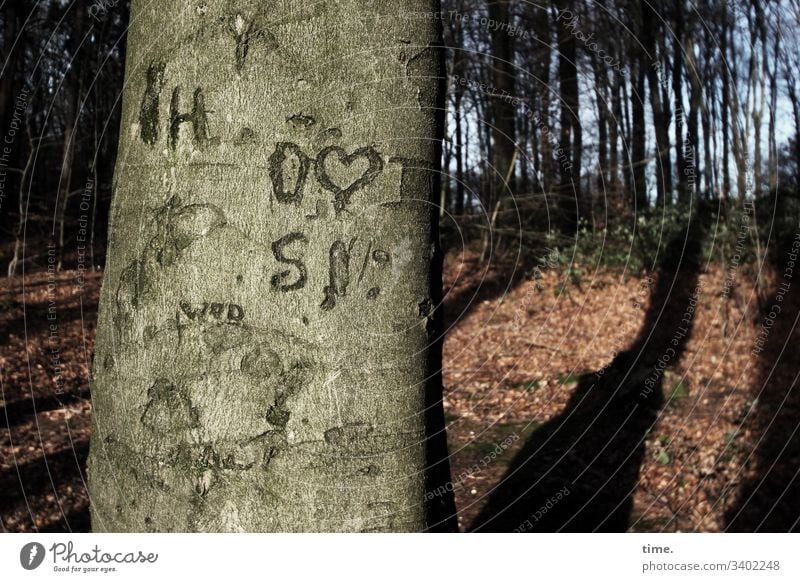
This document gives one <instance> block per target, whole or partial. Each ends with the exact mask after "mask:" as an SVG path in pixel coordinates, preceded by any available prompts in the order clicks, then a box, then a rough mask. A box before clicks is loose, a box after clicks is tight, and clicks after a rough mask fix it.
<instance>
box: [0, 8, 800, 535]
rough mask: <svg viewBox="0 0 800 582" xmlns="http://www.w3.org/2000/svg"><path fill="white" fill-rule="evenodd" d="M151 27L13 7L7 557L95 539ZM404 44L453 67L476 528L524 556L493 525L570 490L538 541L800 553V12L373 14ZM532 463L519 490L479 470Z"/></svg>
mask: <svg viewBox="0 0 800 582" xmlns="http://www.w3.org/2000/svg"><path fill="white" fill-rule="evenodd" d="M127 15H128V6H127V3H126V2H113V3H112V2H102V1H99V0H98V1H96V2H93V3H92V2H76V1H71V2H70V1H59V0H48V1H43V2H9V1H6V2H3V3H2V4H0V38H1V39H2V41H1V42H0V51H1V52H0V62H2V72H1V73H0V128H1V130H2V138H0V139H2V140H3V142H2V143H0V148H3V149H2V150H0V173H1V175H0V218H2V220H1V221H0V237H1V238H0V262H2V265H3V267H4V274H6V275H7V279H6V280H5V282H4V283H3V287H2V295H0V304H2V306H3V316H2V317H3V320H2V324H1V325H2V328H3V332H4V336H5V337H8V340H6V341H4V346H3V353H2V375H3V401H4V407H3V409H4V410H3V412H4V414H5V422H2V423H0V424H5V425H7V428H5V427H4V432H5V436H4V437H3V438H4V439H5V440H4V441H3V443H2V450H3V454H2V459H1V461H2V462H1V463H0V465H1V467H0V471H2V476H0V480H2V483H3V487H2V488H1V490H2V492H1V493H0V495H2V497H0V514H2V516H3V524H4V528H5V529H9V530H18V529H31V528H32V527H41V528H45V529H46V528H55V529H59V528H61V529H65V528H67V527H72V528H73V529H81V528H85V527H87V523H86V522H85V521H81V519H84V520H85V508H86V503H87V500H86V494H85V490H84V489H83V485H82V478H81V475H80V471H79V469H80V467H81V466H82V463H83V457H85V449H84V448H82V447H84V444H85V442H86V438H85V437H86V433H87V431H88V430H89V418H90V416H89V414H90V405H89V402H88V396H89V393H88V369H89V364H90V362H91V342H92V334H93V318H94V312H95V311H96V301H97V285H99V280H100V279H99V277H100V271H101V269H102V266H103V264H104V257H105V246H106V239H107V228H108V213H109V207H110V201H111V193H112V190H113V169H114V163H115V157H116V148H117V142H118V140H119V111H120V106H121V94H122V93H121V90H122V85H123V73H124V57H125V31H126V28H127V24H128V22H127ZM393 17H402V18H409V19H416V20H420V21H423V20H431V19H436V20H439V21H441V25H442V28H443V35H444V42H445V47H446V51H445V62H444V63H443V65H444V71H443V72H444V77H445V82H446V88H447V89H446V100H445V102H446V112H445V115H446V128H447V132H446V137H445V141H444V144H443V145H444V147H443V160H442V165H443V168H444V170H445V171H444V174H443V176H444V179H443V180H442V190H441V194H440V216H441V226H442V245H443V247H444V248H445V250H446V251H447V253H448V255H447V261H446V272H445V291H446V292H447V293H446V297H445V300H446V309H447V317H448V320H449V323H450V326H451V328H450V335H449V337H448V340H447V343H446V345H445V383H446V387H447V395H446V408H447V410H448V415H449V419H450V427H449V439H450V446H451V452H452V453H453V455H454V458H455V459H457V460H456V461H454V477H453V488H454V489H455V490H456V497H457V501H458V504H459V507H460V508H463V511H462V513H463V516H462V520H461V521H462V527H463V528H470V527H472V528H475V529H480V526H481V523H483V522H486V523H494V524H502V525H497V526H496V527H497V528H498V529H500V530H504V531H505V530H512V529H515V528H517V529H519V526H520V524H519V523H518V522H519V521H520V520H517V521H516V522H514V519H515V518H511V519H510V521H509V522H508V523H506V522H504V521H503V519H502V518H496V517H493V516H497V515H502V514H503V510H504V509H507V508H506V506H505V505H503V506H502V507H501V506H500V505H502V503H503V502H502V499H507V498H509V496H510V495H511V494H513V493H515V492H516V493H518V492H519V491H525V492H526V495H524V496H522V499H523V501H521V503H523V504H525V505H526V507H525V508H522V509H520V511H514V512H509V511H507V510H506V511H505V515H508V514H509V513H514V514H515V515H516V514H520V513H525V512H527V514H535V513H536V511H538V510H539V508H541V507H544V506H545V504H546V503H547V501H548V500H550V498H551V497H552V496H553V495H555V494H556V492H557V491H561V485H559V484H563V483H566V482H573V483H578V484H577V485H575V486H574V488H573V489H571V490H570V492H569V493H567V495H566V496H564V500H563V502H561V499H559V504H558V507H559V508H560V509H559V511H553V512H550V513H549V516H548V517H547V519H544V517H543V518H542V519H541V520H539V521H535V523H531V524H530V526H531V527H530V530H535V529H542V530H545V531H547V530H556V529H559V528H566V529H569V528H570V527H576V528H578V529H585V530H592V529H604V528H606V529H612V530H614V531H618V530H624V529H643V530H655V531H658V530H661V529H666V530H669V529H700V530H709V531H714V530H720V529H729V528H733V529H737V528H738V529H754V528H756V526H759V525H760V526H761V527H762V529H773V530H786V529H797V527H798V522H797V519H798V517H800V513H798V511H799V509H798V506H797V501H796V499H797V495H796V487H797V479H796V477H797V472H798V469H800V465H798V463H797V461H795V460H792V457H793V456H794V457H797V452H798V451H800V444H799V443H798V435H797V430H796V429H797V422H796V421H795V420H793V418H799V417H798V415H797V414H796V413H797V412H798V411H797V408H798V407H800V405H799V403H798V398H797V395H796V393H795V392H793V391H792V389H793V388H794V383H795V380H796V373H795V370H794V368H792V366H791V365H790V363H789V362H788V361H787V359H789V358H791V345H792V344H791V343H789V342H793V341H794V339H793V338H794V334H795V333H796V332H795V327H796V325H795V322H796V319H797V315H798V303H800V300H798V297H797V289H796V288H795V286H792V280H791V279H792V277H791V273H793V271H792V269H794V261H795V259H796V251H797V245H796V244H795V241H796V238H797V235H798V228H800V227H799V226H798V224H799V223H798V220H799V219H800V205H799V204H798V189H799V186H798V185H799V184H800V95H799V94H798V86H797V82H796V78H797V73H798V71H800V47H799V46H798V38H800V37H799V36H798V27H800V2H797V1H796V0H780V1H769V2H758V1H756V0H733V1H726V2H711V1H705V0H704V1H699V2H688V1H685V0H667V1H664V2H658V3H656V2H648V1H646V0H641V1H624V0H620V1H616V2H611V1H604V0H596V1H593V2H582V1H576V0H556V1H552V2H540V3H534V2H523V1H491V0H490V1H487V0H462V1H456V0H445V1H444V2H443V3H442V7H441V12H438V13H428V12H417V13H406V14H403V15H399V16H398V15H385V14H372V13H369V12H368V11H365V13H364V14H363V15H362V18H363V21H364V25H365V26H369V22H370V19H377V18H393ZM48 269H49V271H48ZM787 269H789V270H788V271H787ZM53 273H55V274H53ZM787 274H789V276H788V278H787ZM51 281H57V282H58V284H57V285H54V286H53V288H51V286H50V284H49V282H51ZM701 299H702V300H701ZM53 301H55V302H56V303H57V304H58V306H59V318H60V324H61V326H62V327H61V332H60V335H59V337H58V338H57V342H58V350H57V353H58V356H57V359H56V360H55V361H54V356H53V354H54V353H55V352H54V351H53V349H54V348H53V341H54V340H53V338H52V337H51V336H49V335H48V327H47V325H48V323H47V314H48V311H47V310H48V306H49V305H50V302H53ZM697 305H700V306H702V307H697V308H696V307H695V306H697ZM688 306H691V317H689V321H688V322H686V323H689V325H686V323H685V324H684V325H681V322H682V321H683V319H685V318H686V314H687V313H688V311H687V310H688V309H689V307H688ZM776 306H778V309H777V310H776V309H775V307H776ZM695 309H696V311H695ZM665 314H666V315H665ZM701 316H702V318H703V319H700V318H701ZM698 329H699V330H701V331H702V332H703V333H704V334H705V336H700V335H698V333H697V330H698ZM68 330H69V331H68ZM676 330H684V331H683V332H681V333H679V332H677V331H676ZM676 334H677V335H676ZM676 337H677V338H678V343H677V344H672V343H671V342H672V341H674V340H675V338H676ZM542 346H543V347H542ZM670 349H672V350H673V355H672V356H670V357H669V358H667V360H668V361H667V362H665V363H663V365H662V364H659V361H663V359H664V358H663V354H665V353H667V352H668V351H669V350H670ZM37 366H38V367H37ZM652 369H658V374H657V375H656V377H655V378H650V372H649V371H650V370H652ZM623 386H624V387H625V388H624V389H620V387H623ZM642 390H650V392H647V396H648V397H647V398H645V399H644V400H645V401H646V403H647V405H646V406H642V405H641V402H639V401H638V400H636V399H634V400H636V402H635V404H637V406H636V407H635V412H631V406H634V404H632V400H631V399H630V398H628V397H629V396H630V395H631V394H640V393H641V392H642ZM604 391H605V392H604ZM626 394H627V396H626ZM651 394H653V395H654V396H653V397H652V398H651V397H650V395H651ZM655 396H658V397H655ZM619 399H621V403H618V400H619ZM640 400H641V399H640ZM704 400H705V401H704ZM611 401H613V402H614V403H615V404H614V405H613V406H611V407H609V406H608V403H609V402H611ZM617 404H619V405H617ZM34 407H35V408H34ZM687 415H688V416H687ZM687 417H688V418H689V419H690V421H688V422H684V424H682V425H681V428H680V429H677V428H674V430H671V429H660V430H655V429H653V426H654V423H655V422H658V423H661V424H659V425H658V426H661V425H664V426H667V427H669V426H673V427H674V426H677V425H679V424H681V421H682V419H686V418H687ZM1 418H3V415H2V414H0V419H1ZM45 420H46V421H47V422H45ZM692 421H694V422H692ZM70 423H71V424H70ZM670 423H672V424H670ZM586 425H589V426H592V427H594V428H592V429H591V430H589V431H588V433H587V432H585V431H584V430H583V429H582V428H581V427H583V426H586ZM43 427H44V428H43ZM65 427H67V428H65ZM70 427H71V428H70ZM73 430H74V434H73V432H72V431H73ZM48 431H50V432H48ZM770 431H771V432H770ZM51 433H52V434H51ZM716 433H719V434H717V436H716V437H715V440H714V441H713V445H712V444H709V443H708V442H706V441H705V440H704V436H703V435H708V434H711V435H713V434H716ZM553 434H555V435H560V436H559V437H557V438H548V437H549V436H550V435H553ZM698 434H699V435H700V436H698ZM76 435H78V436H76ZM73 436H76V438H75V439H74V440H73ZM510 436H516V437H517V438H516V439H513V441H512V443H510V444H509V446H508V451H506V450H505V447H503V453H502V454H501V455H500V457H503V458H505V461H503V462H495V460H494V458H492V461H491V462H489V463H485V464H484V465H485V466H484V465H481V463H482V462H483V459H485V458H486V455H487V454H489V453H488V452H487V451H494V450H496V449H495V447H496V443H498V442H506V439H508V438H509V437H510ZM75 443H77V444H75ZM82 443H83V444H82ZM512 444H513V446H512ZM575 451H578V452H577V455H578V457H580V459H590V460H591V459H594V460H595V461H597V460H598V459H600V462H595V463H594V464H593V463H590V462H587V464H588V465H593V467H594V469H593V470H592V471H594V472H592V471H590V470H585V471H583V472H581V468H582V467H583V466H584V465H583V464H582V461H580V459H579V461H577V462H574V460H573V462H572V463H571V465H572V467H573V468H568V469H564V471H566V472H564V471H559V470H558V469H556V470H555V471H551V472H549V473H547V474H546V475H541V474H539V472H543V471H548V469H549V468H553V467H563V466H564V465H565V464H569V462H568V461H566V460H565V459H571V458H572V457H570V456H569V455H573V454H576V453H575ZM611 452H614V455H610V453H611ZM512 453H513V454H512ZM53 455H55V456H54V457H53V458H52V459H51V461H50V462H48V458H49V457H48V456H53ZM59 455H60V456H59ZM565 455H567V456H565ZM531 459H535V461H534V462H529V461H530V460H531ZM476 465H477V466H478V468H477V469H476ZM533 465H535V468H531V467H532V466H533ZM20 466H21V467H22V473H20V472H19V471H20V469H19V467H20ZM53 467H56V468H57V469H53ZM573 470H575V471H577V474H572V473H570V471H573ZM26 471H27V472H26ZM507 471H508V475H509V477H508V478H505V479H504V478H503V477H504V475H506V474H507ZM21 475H23V476H24V475H27V479H22V477H21ZM459 475H461V476H463V478H460V477H459ZM514 475H516V477H514ZM48 476H49V478H48ZM20 480H22V485H20V484H19V481H20ZM498 483H501V484H502V485H501V486H500V487H499V488H498V489H497V491H496V495H495V496H492V495H491V492H492V490H494V489H495V486H496V485H497V484H498ZM678 483H683V485H680V486H678ZM709 483H712V485H709ZM557 485H558V486H557ZM27 488H30V489H31V490H28V489H27ZM611 490H613V491H614V492H611ZM473 491H474V493H473ZM598 491H607V492H608V493H607V494H606V493H603V494H600V495H597V492H598ZM792 493H795V494H794V495H792ZM514 497H517V496H516V495H515V496H514ZM28 498H30V499H33V500H35V501H32V502H27V500H28ZM476 499H479V500H480V501H476ZM748 500H749V501H750V503H749V504H748V503H746V501H748ZM62 504H63V507H62ZM704 504H706V505H707V507H706V506H705V505H704ZM31 507H40V509H39V510H35V511H34V510H31ZM748 508H749V509H748ZM72 512H76V515H77V517H74V518H73V521H72V523H73V525H72V526H70V525H69V523H70V522H69V520H68V519H67V516H69V515H72ZM81 512H83V513H81ZM751 513H752V516H751V515H750V514H751ZM81 515H83V516H84V517H83V518H81V517H80V516H81ZM576 515H579V516H580V517H578V518H576V517H575V516H576ZM490 518H491V519H490ZM511 522H514V523H511ZM75 524H77V525H75ZM470 524H471V525H470ZM487 527H489V528H490V529H491V527H492V526H487Z"/></svg>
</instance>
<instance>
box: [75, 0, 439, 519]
mask: <svg viewBox="0 0 800 582" xmlns="http://www.w3.org/2000/svg"><path fill="white" fill-rule="evenodd" d="M132 4H133V5H132V10H131V23H132V26H131V28H130V32H129V45H128V60H127V65H126V79H125V94H124V104H123V115H122V121H121V131H120V134H121V136H122V137H121V140H120V142H121V143H120V152H119V155H118V162H117V167H116V172H115V180H114V182H115V184H114V190H115V192H114V198H113V201H112V208H111V218H110V221H111V224H110V240H109V248H108V261H107V268H106V271H105V275H104V280H103V287H102V293H101V300H100V311H99V320H98V329H97V344H96V352H95V354H94V365H93V387H92V397H93V405H94V408H93V415H92V424H93V430H92V440H91V451H90V459H89V486H90V492H91V498H92V526H93V529H94V530H95V531H234V532H235V531H421V530H425V529H448V528H452V519H449V517H450V516H451V515H452V503H451V502H450V499H449V498H448V497H446V496H443V495H436V496H434V500H433V501H431V502H429V503H428V504H427V507H426V503H425V501H426V499H428V498H429V497H430V496H429V495H427V494H426V491H427V492H428V493H430V492H431V491H432V488H434V487H436V486H443V485H444V482H445V481H446V479H447V477H446V474H447V473H449V470H448V469H447V460H446V459H447V457H446V450H445V448H444V445H443V439H444V433H443V414H442V409H441V383H440V377H439V374H438V370H439V369H440V358H441V354H440V343H439V341H438V338H439V337H440V334H439V331H440V315H441V309H440V307H439V301H440V284H441V280H440V271H439V269H440V266H439V265H440V258H441V257H440V256H439V251H438V246H437V244H436V242H437V236H438V234H437V230H436V226H435V225H436V222H435V215H436V213H435V211H434V210H432V209H434V208H435V202H436V199H435V197H436V194H437V193H438V187H439V185H438V181H437V178H436V175H437V173H436V172H435V170H437V169H438V167H439V164H440V157H439V156H440V153H441V132H442V119H441V109H442V106H443V101H442V95H441V92H442V83H441V77H442V74H443V71H442V59H441V45H440V34H441V31H440V30H439V28H440V23H437V22H436V21H434V20H420V19H419V18H413V17H412V15H409V14H407V13H408V12H434V11H438V9H439V8H438V2H434V1H431V0H427V1H423V0H416V1H415V0H404V1H401V2H377V3H373V4H371V5H369V6H368V7H367V6H365V5H364V4H363V3H361V2H356V1H355V0H343V1H342V2H338V3H327V4H313V5H311V4H309V5H299V4H293V5H292V4H288V3H278V4H275V5H271V6H270V8H269V10H267V8H266V6H262V5H261V4H258V3H256V4H252V3H249V2H239V1H234V2H229V1H224V0H206V2H204V4H203V7H202V8H200V7H199V6H198V5H196V4H194V3H186V2H179V1H178V0H168V1H165V2H161V3H158V4H154V3H148V2H144V1H143V0H134V2H133V3H132ZM376 12H377V13H380V14H381V17H376V14H375V13H376ZM165 30H169V31H170V33H169V34H154V33H153V31H165ZM434 435H435V436H434ZM432 437H433V438H432ZM437 484H440V485H437Z"/></svg>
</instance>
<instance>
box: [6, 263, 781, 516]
mask: <svg viewBox="0 0 800 582" xmlns="http://www.w3.org/2000/svg"><path fill="white" fill-rule="evenodd" d="M704 269H705V272H701V273H700V275H699V280H698V289H699V293H698V295H697V297H698V300H697V304H696V311H695V314H694V325H693V328H692V332H691V335H690V337H689V338H688V343H686V346H685V349H683V350H682V351H681V353H680V357H679V358H676V359H674V360H671V361H669V362H668V366H667V368H666V372H665V375H664V378H663V382H662V390H663V393H664V401H663V405H662V406H661V407H660V410H659V412H658V415H657V421H656V423H655V425H654V426H652V428H651V429H650V430H649V431H647V432H646V434H645V442H644V451H645V454H644V456H643V460H642V462H641V466H640V472H639V478H638V481H637V482H636V485H635V489H634V490H633V492H632V495H633V505H632V510H631V514H630V520H629V527H628V529H629V530H630V531H695V530H696V531H719V530H722V529H724V528H725V527H726V511H728V510H730V508H731V506H732V504H733V503H735V498H736V495H737V492H738V490H739V486H740V484H741V483H743V482H744V481H745V480H746V479H747V478H748V477H752V475H753V472H754V471H756V470H757V469H758V467H756V465H757V463H754V462H753V459H752V457H750V454H751V453H752V451H753V447H754V443H755V442H756V441H757V440H758V435H757V434H754V431H753V430H752V429H751V428H750V426H751V423H749V422H748V419H749V418H750V417H752V414H751V412H752V409H753V407H754V394H755V393H756V392H757V391H758V390H759V389H760V385H759V383H758V369H757V368H758V365H759V362H758V361H757V360H763V359H769V358H770V355H769V353H767V352H765V353H762V354H760V355H758V356H756V355H753V354H752V353H751V352H752V347H753V345H754V341H755V340H756V338H757V335H758V333H759V328H760V325H761V321H762V320H761V315H760V314H759V311H758V306H757V304H756V295H755V293H754V292H753V289H754V281H752V280H747V279H748V275H746V270H744V269H743V270H741V272H739V273H737V275H736V278H735V281H734V284H733V285H732V287H731V290H730V293H724V289H725V286H726V283H725V278H726V275H727V273H726V272H725V271H723V269H722V268H721V267H716V266H710V267H708V268H707V269H706V268H705V267H704ZM76 275H77V273H76V272H75V271H66V272H61V273H58V274H57V275H56V277H55V279H54V280H53V281H50V280H48V274H47V272H46V271H42V270H39V271H36V272H32V273H27V274H26V275H25V277H24V279H23V278H22V277H16V278H14V279H10V280H9V279H5V278H3V279H2V280H1V281H0V306H1V307H2V315H0V329H2V337H3V338H4V341H3V344H2V348H1V349H2V352H0V366H1V367H2V370H0V372H1V376H0V380H2V397H3V402H2V404H3V408H2V410H0V426H2V430H0V516H2V527H3V529H4V530H6V531H34V530H37V529H38V530H40V531H69V530H72V531H83V530H86V529H88V527H89V518H88V497H87V493H86V488H85V485H84V481H83V477H84V474H85V473H84V471H85V459H86V454H87V450H88V438H89V432H90V415H91V404H90V400H89V390H88V373H89V368H90V361H91V353H92V348H93V342H94V331H95V319H96V306H97V300H98V292H99V286H100V281H101V273H100V272H94V273H89V274H87V277H86V281H85V286H84V287H83V288H81V287H80V286H79V285H78V284H77V282H76ZM654 277H655V275H653V276H645V275H643V274H636V275H631V274H630V273H625V272H624V271H623V270H622V269H611V268H604V269H600V270H597V271H596V272H595V271H593V270H592V269H591V268H583V269H581V271H580V272H578V273H576V271H575V270H574V269H573V270H571V271H569V272H568V271H567V270H565V269H563V268H556V267H552V268H546V269H542V270H540V272H539V277H538V278H537V279H535V280H534V279H532V278H526V277H522V278H521V279H520V280H519V281H517V280H514V283H513V284H511V283H510V281H511V277H510V275H509V267H508V266H505V267H504V266H502V264H497V267H496V268H489V269H487V268H485V267H482V266H480V263H479V262H478V258H477V255H476V254H474V253H459V254H451V255H449V256H448V257H447V260H446V265H445V293H446V309H447V317H446V319H447V326H448V328H449V332H448V334H447V339H446V342H445V349H444V384H445V413H446V420H447V422H448V439H449V446H450V453H451V463H452V475H453V481H452V488H453V490H454V491H455V496H456V503H457V507H458V511H459V524H460V526H461V529H462V530H466V529H469V526H470V523H471V522H472V520H473V519H474V518H475V516H476V515H478V513H479V511H480V510H481V508H482V507H483V505H484V504H485V502H486V499H487V498H488V495H489V494H490V492H491V490H492V489H493V487H494V486H495V485H496V484H497V482H498V480H500V479H501V477H502V476H503V474H504V472H505V471H506V469H507V468H508V466H509V463H510V462H511V459H512V458H513V456H514V454H515V452H516V451H518V450H519V449H520V448H521V446H522V445H523V443H524V442H525V441H526V440H527V439H528V438H529V437H530V436H531V435H532V434H534V433H535V432H536V430H537V428H539V427H540V426H542V424H544V423H546V422H547V421H548V420H551V419H553V418H554V417H556V416H557V415H559V414H560V413H562V412H563V410H564V407H565V406H566V404H567V402H568V400H569V398H570V396H571V395H572V393H573V391H574V390H575V389H576V386H577V385H578V379H579V378H580V377H582V376H583V377H591V376H587V374H594V375H595V376H596V377H597V378H598V379H599V378H600V377H602V376H604V375H606V366H608V364H609V363H610V362H611V361H612V360H613V358H614V356H615V354H616V353H617V352H621V351H623V350H625V349H626V348H628V347H629V346H630V345H631V343H632V342H633V341H634V340H635V338H636V337H637V336H638V335H639V334H640V333H641V331H642V330H641V329H640V327H641V326H642V325H643V322H644V314H645V313H646V310H647V308H648V304H649V301H650V290H651V288H652V287H653V285H654V281H655V279H654ZM51 282H55V284H54V285H52V286H50V285H49V283H51ZM51 290H52V292H53V293H52V294H49V293H50V291H51ZM51 302H52V303H51ZM53 305H54V306H55V313H56V316H55V319H50V320H48V307H52V306H53ZM50 313H53V311H51V312H50ZM662 317H664V318H666V319H669V318H677V319H676V321H678V320H680V318H681V317H683V314H682V313H674V312H672V313H671V312H665V313H663V314H662ZM53 324H54V325H55V326H56V327H55V329H54V328H52V327H51V325H53ZM779 348H780V346H778V347H777V348H776V349H779ZM59 367H60V369H59ZM608 373H609V374H610V373H614V374H619V371H618V370H617V371H611V372H608ZM778 374H780V372H778ZM605 380H606V381H607V380H608V378H605ZM612 380H613V379H612ZM790 380H791V379H789V381H790ZM772 381H777V382H780V381H783V380H782V379H781V378H780V377H779V376H774V377H773V378H772ZM609 405H611V406H614V403H613V402H610V403H609ZM743 421H745V422H744V423H743ZM6 427H8V428H6ZM567 448H569V447H567ZM569 454H570V457H569V458H570V462H572V463H579V464H581V465H582V466H584V467H585V470H586V471H592V459H591V458H584V457H582V451H581V450H580V447H577V448H575V450H570V451H569ZM609 454H612V455H613V454H614V451H610V452H609ZM23 491H24V494H23ZM529 517H530V516H525V515H521V516H519V521H520V522H523V521H524V520H525V519H526V518H529Z"/></svg>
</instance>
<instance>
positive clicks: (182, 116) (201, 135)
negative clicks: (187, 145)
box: [169, 87, 213, 149]
mask: <svg viewBox="0 0 800 582" xmlns="http://www.w3.org/2000/svg"><path fill="white" fill-rule="evenodd" d="M179 107H180V87H175V89H173V90H172V100H171V101H170V104H169V145H170V147H171V148H172V149H175V146H176V145H177V143H178V135H179V133H180V127H181V124H182V123H185V122H187V121H188V122H190V123H191V124H192V132H193V133H194V143H195V144H197V146H198V147H200V148H202V147H203V146H205V145H206V144H208V143H210V142H213V139H212V138H211V136H210V135H209V131H208V115H207V114H208V113H211V111H206V102H205V98H204V96H203V90H202V89H201V88H200V87H198V88H197V89H195V90H194V97H193V99H192V111H191V112H190V113H181V112H180V111H178V108H179Z"/></svg>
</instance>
